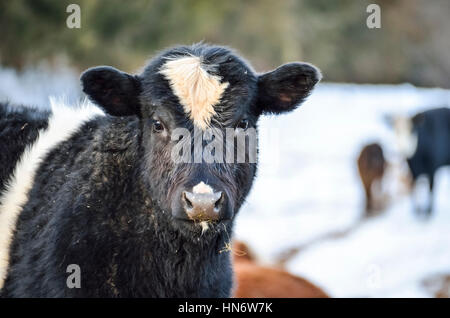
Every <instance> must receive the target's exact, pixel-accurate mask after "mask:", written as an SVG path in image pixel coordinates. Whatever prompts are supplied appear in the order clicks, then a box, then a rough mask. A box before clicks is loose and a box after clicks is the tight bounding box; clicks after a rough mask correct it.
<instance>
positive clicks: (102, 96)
mask: <svg viewBox="0 0 450 318" xmlns="http://www.w3.org/2000/svg"><path fill="white" fill-rule="evenodd" d="M80 80H81V83H82V86H83V92H85V93H86V95H88V96H89V98H90V99H91V100H92V101H94V102H95V103H96V104H98V106H100V107H101V108H102V109H103V110H104V111H105V112H106V113H108V114H110V115H112V116H131V115H138V116H139V115H140V102H139V94H140V91H141V88H140V81H139V79H138V77H137V76H133V75H130V74H127V73H124V72H121V71H119V70H117V69H115V68H113V67H110V66H98V67H93V68H90V69H88V70H86V71H85V72H84V73H83V74H82V75H81V78H80Z"/></svg>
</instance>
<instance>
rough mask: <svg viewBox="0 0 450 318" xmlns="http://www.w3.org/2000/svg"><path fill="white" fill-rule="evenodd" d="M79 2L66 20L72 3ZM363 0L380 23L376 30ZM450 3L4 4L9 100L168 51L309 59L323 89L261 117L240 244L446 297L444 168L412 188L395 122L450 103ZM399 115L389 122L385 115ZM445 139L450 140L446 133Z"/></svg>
mask: <svg viewBox="0 0 450 318" xmlns="http://www.w3.org/2000/svg"><path fill="white" fill-rule="evenodd" d="M71 3H76V4H78V5H79V7H80V9H81V28H73V29H70V28H68V27H67V25H66V20H67V18H68V16H69V15H70V13H67V12H66V8H67V6H68V5H69V4H71ZM370 3H376V4H378V5H379V6H380V8H381V28H379V29H369V28H368V27H367V25H366V19H367V17H368V16H369V15H370V13H368V12H366V9H367V6H368V5H369V4H370ZM449 14H450V2H449V1H447V0H433V1H425V0H395V1H392V0H377V1H374V0H373V1H362V0H361V1H360V0H342V1H333V2H332V1H325V0H299V1H294V0H283V1H276V2H275V1H271V0H246V1H235V0H230V1H207V0H196V1H194V0H192V1H187V0H185V1H167V0H149V1H127V2H124V1H118V0H108V1H101V0H97V1H96V0H89V1H88V0H80V1H55V0H14V1H6V0H0V34H1V41H0V100H2V101H3V100H10V101H12V102H15V103H23V104H28V105H38V106H41V107H48V97H49V96H50V95H56V96H61V95H64V96H65V97H66V98H67V99H68V100H70V101H76V100H78V99H79V98H81V97H82V94H81V91H80V85H79V81H78V77H79V74H80V72H81V71H83V70H84V69H86V68H87V67H91V66H95V65H111V66H114V67H116V68H119V69H121V70H123V71H126V72H130V73H134V72H138V71H139V69H140V68H141V67H142V66H143V65H144V64H145V62H146V61H147V60H148V59H149V58H151V57H152V56H153V55H154V54H156V53H157V52H158V51H159V50H162V49H164V48H166V47H168V46H174V45H177V44H192V43H196V42H199V41H205V42H208V43H215V44H221V45H227V46H230V47H232V48H234V49H236V51H237V52H238V53H240V54H241V55H242V56H244V57H245V58H246V59H247V60H248V61H250V62H251V64H252V65H253V67H254V68H255V70H256V71H258V72H263V71H267V70H270V69H272V68H275V67H277V66H278V65H280V64H283V63H286V62H289V61H306V62H309V63H312V64H314V65H316V66H318V67H319V68H320V69H321V70H322V72H323V76H324V78H323V82H322V83H321V84H319V85H318V87H317V89H316V90H315V91H314V92H313V94H312V95H311V97H310V98H309V100H308V101H307V102H306V103H305V104H304V105H303V106H302V107H301V108H300V109H299V110H297V111H296V112H295V113H293V114H290V115H288V116H282V117H280V118H272V117H266V118H263V119H262V121H261V125H260V128H261V140H260V144H261V164H260V169H259V176H258V178H257V181H256V183H255V186H254V188H253V190H252V192H251V194H250V197H249V198H248V200H247V203H246V205H245V206H244V207H243V209H242V210H241V212H240V215H239V217H238V220H237V227H236V233H235V234H236V237H237V238H238V239H239V240H242V241H244V242H245V243H246V244H247V245H248V246H249V247H250V248H251V249H252V250H253V252H254V254H255V255H256V258H257V259H258V262H260V263H261V264H265V265H267V266H277V267H281V268H283V269H284V270H286V271H288V272H290V273H292V274H295V275H300V276H302V277H304V278H306V279H308V280H310V281H311V282H313V283H315V284H317V285H318V286H320V287H321V288H322V289H323V290H324V291H326V292H327V293H329V295H331V296H334V297H348V296H356V297H438V296H439V297H448V296H449V295H450V235H449V232H450V211H449V210H450V171H449V169H448V168H446V167H443V168H442V169H440V170H438V172H437V174H436V180H435V182H436V185H435V191H434V192H435V193H434V199H435V208H434V210H433V213H432V215H431V216H429V217H427V218H423V217H420V216H418V215H417V213H415V212H414V206H413V203H412V196H413V195H414V196H416V197H418V198H419V201H420V200H422V197H424V200H427V195H428V193H427V190H426V187H427V185H426V184H425V183H426V180H419V181H420V182H418V184H417V186H416V187H415V188H414V193H413V192H412V189H411V186H410V181H409V178H410V176H409V171H408V166H407V165H406V162H405V156H404V155H402V153H401V152H400V151H399V148H398V147H397V145H398V142H397V137H396V134H395V129H394V127H393V124H392V123H393V121H392V118H400V117H411V116H413V115H415V114H416V113H417V112H419V111H424V110H427V109H431V108H435V107H442V106H443V107H449V105H450V90H448V89H449V88H450V58H449V52H450V34H449V33H450V32H449V31H450V19H448V16H449ZM389 118H390V119H391V120H387V119H389ZM447 142H449V141H448V139H447ZM371 143H377V144H379V145H380V146H381V148H382V150H383V160H385V169H384V171H383V173H382V174H380V176H379V178H378V179H379V180H377V182H378V183H379V184H380V185H379V188H380V189H381V190H380V191H379V192H381V193H382V195H381V199H379V201H380V202H381V204H379V206H378V207H377V208H376V209H375V210H376V213H371V215H372V216H371V217H368V213H367V212H366V197H365V192H364V188H363V183H362V180H361V177H360V172H359V171H361V170H358V164H357V159H358V156H359V155H360V152H361V150H362V148H363V147H364V146H366V145H368V144H371Z"/></svg>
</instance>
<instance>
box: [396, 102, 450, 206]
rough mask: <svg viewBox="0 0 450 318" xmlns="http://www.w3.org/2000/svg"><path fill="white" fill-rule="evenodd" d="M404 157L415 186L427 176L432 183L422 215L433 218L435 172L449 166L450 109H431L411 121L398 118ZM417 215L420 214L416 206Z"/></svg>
mask: <svg viewBox="0 0 450 318" xmlns="http://www.w3.org/2000/svg"><path fill="white" fill-rule="evenodd" d="M394 124H395V129H396V132H397V136H399V137H400V138H399V141H400V143H399V144H400V145H401V146H402V147H401V149H403V154H404V155H405V157H406V158H407V162H408V167H409V170H410V171H411V175H412V179H413V184H415V182H416V181H417V179H418V177H419V176H421V175H424V176H426V177H427V179H428V181H429V190H430V196H429V200H428V206H427V207H426V208H425V210H424V211H423V212H424V214H426V215H430V214H431V212H432V210H433V187H434V177H435V174H436V171H437V170H438V169H439V168H441V167H443V166H447V165H450V109H449V108H446V107H442V108H435V109H430V110H427V111H424V112H421V113H418V114H416V115H415V116H413V117H412V118H410V119H408V118H401V117H399V118H397V119H396V120H395V122H394ZM416 210H417V212H422V211H420V209H419V207H418V206H416Z"/></svg>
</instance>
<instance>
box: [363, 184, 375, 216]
mask: <svg viewBox="0 0 450 318" xmlns="http://www.w3.org/2000/svg"><path fill="white" fill-rule="evenodd" d="M364 192H365V194H366V216H371V215H372V212H373V197H372V189H371V185H370V184H364Z"/></svg>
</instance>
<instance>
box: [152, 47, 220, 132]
mask: <svg viewBox="0 0 450 318" xmlns="http://www.w3.org/2000/svg"><path fill="white" fill-rule="evenodd" d="M209 67H213V65H209ZM160 73H161V74H163V75H164V77H165V78H166V79H167V80H168V81H169V83H170V87H171V88H172V91H173V93H174V94H175V95H176V96H177V97H178V99H179V101H180V103H181V105H182V106H183V109H184V111H185V112H186V114H188V115H189V117H190V119H191V120H192V121H193V122H194V124H195V125H196V126H197V127H199V128H200V129H202V130H205V129H206V128H207V127H208V126H209V124H210V122H211V118H212V116H214V115H215V114H216V112H215V111H214V105H216V104H218V103H219V101H220V99H221V97H222V95H223V92H224V91H225V89H226V88H227V87H228V82H227V83H221V82H220V80H221V78H220V77H219V76H217V75H212V74H209V73H208V72H207V70H206V69H205V65H203V64H202V60H201V58H200V57H198V56H185V57H180V58H176V59H169V60H168V61H167V62H166V63H165V64H164V65H163V66H162V67H161V70H160Z"/></svg>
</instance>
